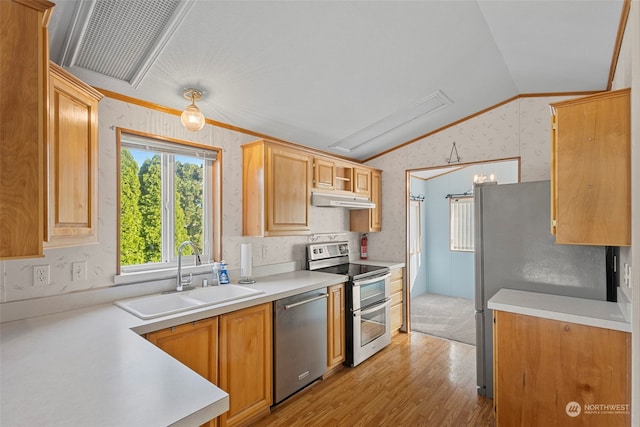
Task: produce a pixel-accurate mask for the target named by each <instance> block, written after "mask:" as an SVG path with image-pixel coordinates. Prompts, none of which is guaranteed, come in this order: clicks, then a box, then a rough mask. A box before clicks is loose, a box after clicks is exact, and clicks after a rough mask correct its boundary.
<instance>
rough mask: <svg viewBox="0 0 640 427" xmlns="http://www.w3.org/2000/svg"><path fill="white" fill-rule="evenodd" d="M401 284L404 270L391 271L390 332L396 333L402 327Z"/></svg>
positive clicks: (395, 269)
mask: <svg viewBox="0 0 640 427" xmlns="http://www.w3.org/2000/svg"><path fill="white" fill-rule="evenodd" d="M403 284H404V268H402V267H400V268H394V269H393V270H391V332H392V333H393V332H396V331H398V329H400V328H401V327H402V324H403V323H404V321H403V313H404V310H403V304H402V302H403V300H404V298H403Z"/></svg>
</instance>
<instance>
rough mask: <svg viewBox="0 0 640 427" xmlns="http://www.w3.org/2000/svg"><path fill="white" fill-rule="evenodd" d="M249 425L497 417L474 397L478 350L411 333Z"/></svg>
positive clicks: (491, 420)
mask: <svg viewBox="0 0 640 427" xmlns="http://www.w3.org/2000/svg"><path fill="white" fill-rule="evenodd" d="M253 425H254V426H287V427H289V426H348V427H351V426H394V427H400V426H412V427H413V426H427V427H428V426H434V427H440V426H456V427H457V426H479V427H480V426H483V427H484V426H491V427H493V426H495V417H494V413H493V401H492V400H490V399H486V398H484V397H482V396H479V395H478V394H477V392H476V368H475V347H474V346H471V345H467V344H462V343H457V342H453V341H447V340H443V339H440V338H435V337H431V336H428V335H423V334H421V333H418V332H413V333H410V334H397V335H395V336H394V337H393V338H392V341H391V345H390V346H388V347H387V348H385V349H384V350H382V351H381V352H379V353H378V354H376V355H375V356H373V357H372V358H371V359H369V360H367V361H365V362H364V363H362V364H361V365H359V366H357V367H356V368H343V369H341V370H340V371H338V372H337V373H335V374H334V375H332V376H330V377H329V378H327V379H326V380H323V381H318V382H316V383H314V384H313V385H311V386H310V387H308V388H307V389H306V390H303V391H302V392H300V393H298V394H297V395H294V396H293V397H291V398H289V399H288V400H286V401H284V402H283V403H281V404H280V405H278V406H277V407H275V408H273V409H272V412H271V414H270V415H269V416H268V417H266V418H263V419H262V420H260V421H258V422H257V423H255V424H253Z"/></svg>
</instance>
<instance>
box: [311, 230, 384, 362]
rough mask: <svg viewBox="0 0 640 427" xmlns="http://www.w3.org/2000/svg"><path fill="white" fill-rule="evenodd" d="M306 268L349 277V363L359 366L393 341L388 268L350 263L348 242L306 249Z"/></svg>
mask: <svg viewBox="0 0 640 427" xmlns="http://www.w3.org/2000/svg"><path fill="white" fill-rule="evenodd" d="M307 268H308V269H309V270H313V271H320V272H325V273H334V274H345V275H347V276H349V281H348V282H347V284H346V289H345V294H346V298H345V300H346V307H345V313H346V319H345V325H346V334H345V336H346V346H347V351H346V361H345V365H347V366H356V365H358V364H359V363H361V362H363V361H364V360H366V359H367V358H369V357H370V356H372V355H373V354H375V353H377V352H378V351H380V350H381V349H383V348H384V347H386V346H387V345H389V343H390V342H391V316H390V313H391V309H390V304H391V298H390V296H389V288H390V284H391V280H390V277H391V273H390V270H389V268H388V267H379V266H372V265H363V264H355V263H350V262H349V243H348V242H329V243H313V244H310V245H308V246H307Z"/></svg>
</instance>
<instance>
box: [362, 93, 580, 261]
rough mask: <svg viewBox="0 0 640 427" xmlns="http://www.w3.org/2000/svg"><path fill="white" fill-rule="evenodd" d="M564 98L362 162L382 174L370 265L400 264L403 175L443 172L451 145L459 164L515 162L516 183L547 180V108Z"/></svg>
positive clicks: (524, 105)
mask: <svg viewBox="0 0 640 427" xmlns="http://www.w3.org/2000/svg"><path fill="white" fill-rule="evenodd" d="M567 98H568V97H532V98H521V99H517V100H515V101H512V102H509V103H507V104H505V105H502V106H500V107H497V108H494V109H492V110H490V111H488V112H486V113H484V114H481V115H478V116H476V117H474V118H472V119H470V120H467V121H465V122H463V123H460V124H459V125H457V126H453V127H451V128H448V129H445V130H443V131H441V132H438V133H436V134H434V135H431V136H428V137H426V138H423V139H421V140H419V141H416V142H415V143H413V144H409V145H406V146H404V147H402V148H399V149H397V150H394V151H391V152H389V153H387V154H386V155H384V156H380V157H377V158H375V159H372V160H370V161H369V162H367V164H368V165H369V166H372V167H375V168H378V169H381V170H382V171H383V173H382V177H383V179H382V199H383V201H384V203H383V205H382V222H383V227H382V232H380V233H372V235H371V236H370V238H369V241H370V243H369V247H370V249H369V256H370V257H371V259H388V260H391V261H404V258H405V254H406V232H405V230H406V214H405V212H406V209H405V204H406V202H405V200H406V199H405V198H406V194H405V188H406V187H407V185H408V182H407V178H406V171H407V170H415V169H424V168H429V167H435V166H446V165H447V163H446V161H445V159H446V158H448V157H449V154H450V152H451V146H452V143H453V142H455V143H456V147H457V149H458V153H459V154H460V156H461V157H462V160H461V161H462V162H463V163H472V162H478V161H484V160H493V159H504V158H508V157H518V156H519V157H520V158H521V181H523V182H524V181H540V180H547V179H549V178H550V172H549V171H550V164H549V159H550V153H551V151H550V150H551V148H550V127H549V125H550V115H549V114H550V113H549V103H552V102H557V101H560V100H563V99H567Z"/></svg>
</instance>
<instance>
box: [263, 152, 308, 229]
mask: <svg viewBox="0 0 640 427" xmlns="http://www.w3.org/2000/svg"><path fill="white" fill-rule="evenodd" d="M266 156H267V166H266V173H267V185H266V187H267V197H266V205H267V206H266V212H267V218H266V228H267V232H273V233H276V234H277V233H278V232H283V233H287V232H289V233H290V232H296V231H298V232H308V230H309V197H310V191H311V186H310V183H311V157H309V156H308V155H306V154H304V153H301V152H296V151H294V150H288V149H285V148H280V147H271V146H267V153H266Z"/></svg>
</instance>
